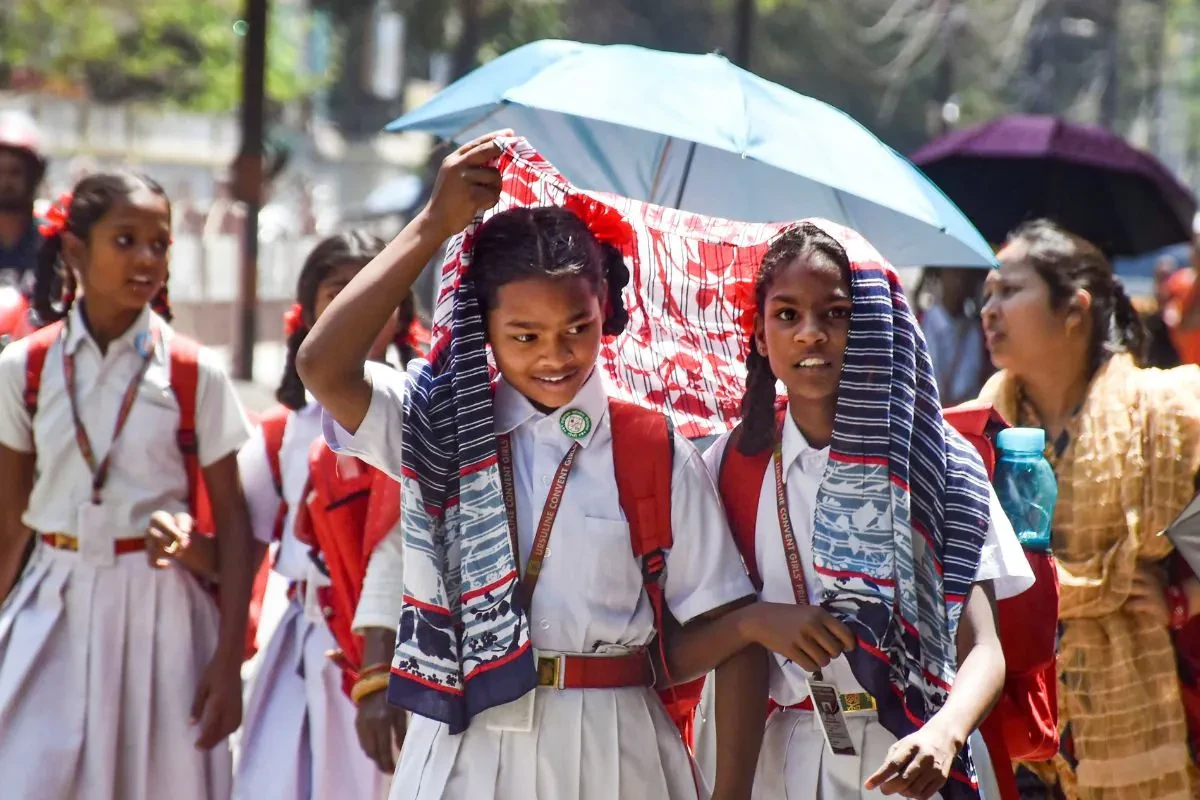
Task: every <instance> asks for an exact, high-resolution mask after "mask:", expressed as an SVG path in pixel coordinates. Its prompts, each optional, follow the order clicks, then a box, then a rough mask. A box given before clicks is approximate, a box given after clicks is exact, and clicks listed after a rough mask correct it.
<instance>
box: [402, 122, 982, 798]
mask: <svg viewBox="0 0 1200 800" xmlns="http://www.w3.org/2000/svg"><path fill="white" fill-rule="evenodd" d="M499 166H500V169H501V172H502V173H503V175H504V190H503V194H502V198H501V201H500V204H499V205H498V206H497V209H496V210H497V211H501V210H506V209H509V208H515V207H519V206H537V205H551V204H562V203H563V201H564V199H565V198H566V197H567V196H568V195H570V194H574V193H577V192H578V190H576V189H574V188H573V187H571V186H570V184H569V183H567V181H566V180H565V179H564V178H563V177H562V176H561V175H560V174H559V173H558V172H557V171H555V170H554V168H553V167H552V166H551V165H550V164H549V163H547V162H546V161H545V160H544V159H542V158H541V156H539V155H538V154H537V153H536V152H535V151H534V150H533V149H532V148H531V147H530V146H529V145H528V144H527V143H526V142H524V141H523V140H519V139H518V140H509V141H506V142H504V143H503V152H502V154H501V156H500V162H499ZM590 194H591V195H592V196H593V197H595V198H597V199H599V200H600V201H601V202H603V203H605V204H608V205H611V206H612V207H614V208H616V209H617V210H618V211H620V212H621V213H622V215H623V216H624V217H625V219H626V220H627V221H628V222H629V223H630V224H631V225H632V226H633V228H634V231H635V234H636V242H635V244H636V247H634V248H632V252H627V253H626V256H627V258H628V259H629V263H630V264H631V274H632V276H633V277H632V280H631V282H630V285H629V286H628V287H627V288H626V291H625V301H626V305H627V307H628V309H629V312H630V324H629V325H628V327H627V328H626V331H625V332H624V333H623V334H621V335H620V336H618V337H616V338H615V339H613V340H611V341H606V342H605V344H604V346H603V347H602V350H601V356H600V362H599V366H600V367H601V369H602V370H603V374H604V376H605V378H606V388H607V389H608V391H609V394H610V395H611V396H614V397H618V398H621V399H627V400H631V401H634V402H639V403H641V404H642V405H645V406H647V407H651V408H656V409H659V410H661V411H664V412H665V413H668V414H670V415H671V416H672V418H673V419H674V421H675V423H676V427H677V428H679V429H680V430H681V431H682V432H683V433H684V434H685V435H688V436H704V435H708V434H712V433H720V432H723V431H725V430H728V429H729V428H731V427H732V426H733V425H734V424H735V423H736V422H737V418H736V414H737V408H738V404H739V402H740V400H741V395H742V392H743V390H744V387H745V369H744V366H743V364H744V359H745V355H746V349H747V347H748V344H749V342H748V337H747V336H746V333H745V330H746V326H747V325H748V324H752V321H753V317H754V312H753V283H754V278H755V275H756V273H757V270H758V265H759V264H760V263H761V261H762V258H763V256H764V255H765V253H766V251H767V249H768V248H769V247H770V244H771V242H772V240H773V239H774V238H775V237H776V236H778V234H779V233H780V232H781V231H782V230H784V229H786V228H787V227H788V226H787V225H775V224H758V223H743V222H734V221H730V220H722V219H715V218H710V217H703V216H700V215H696V214H690V213H686V212H679V211H674V210H671V209H664V208H660V207H657V206H649V205H646V204H644V203H639V202H636V201H633V200H629V199H627V198H622V197H616V196H613V195H604V194H596V193H590ZM813 222H814V224H816V225H818V226H819V227H820V228H822V229H823V230H824V231H826V232H827V233H829V234H830V235H831V236H833V237H834V238H835V239H837V240H838V241H839V242H841V243H842V245H843V247H844V248H845V249H846V252H847V254H848V256H849V258H850V260H851V263H852V266H853V270H852V281H851V288H852V294H853V301H854V312H853V317H852V323H851V331H850V339H849V344H848V346H847V350H846V355H845V365H844V367H843V372H842V383H841V390H840V394H839V405H838V410H837V417H836V422H835V426H834V437H833V445H832V448H831V450H832V452H831V456H830V463H829V467H828V470H827V473H826V475H825V479H824V481H823V483H822V487H821V490H820V492H819V494H818V500H817V506H818V507H817V517H816V527H815V531H814V543H813V550H814V553H813V555H814V561H815V563H816V566H817V572H818V577H819V579H820V583H821V585H822V588H823V590H824V596H825V600H826V604H827V606H828V607H829V608H831V609H832V610H833V611H834V612H835V613H837V614H838V615H839V616H840V617H841V618H842V619H844V620H845V621H847V622H848V624H850V625H851V626H852V628H853V629H854V631H855V633H856V634H857V635H858V637H859V642H860V647H859V648H858V649H857V650H855V651H854V652H853V653H851V654H850V663H851V667H852V668H853V670H854V673H855V676H856V677H857V679H858V680H859V682H860V683H861V684H862V685H863V687H864V688H865V689H867V691H869V692H871V694H872V695H873V696H874V697H875V698H876V701H877V703H878V706H879V718H880V721H881V723H882V724H883V725H884V726H885V727H887V729H888V730H890V731H891V732H892V733H893V734H894V735H896V736H897V737H903V736H906V735H908V734H909V733H912V732H913V731H914V730H916V729H917V728H918V727H919V726H920V724H922V722H923V721H924V720H927V719H928V718H929V717H930V716H932V715H933V714H934V713H935V712H936V711H937V710H938V709H940V708H941V706H942V705H943V703H944V702H945V699H946V695H947V693H948V691H949V686H950V684H951V683H952V681H953V679H954V674H955V669H956V666H955V665H956V664H957V653H956V647H955V636H956V632H957V627H958V621H959V618H960V615H961V611H962V605H963V602H964V600H965V597H966V594H967V592H968V590H969V588H970V586H971V583H972V581H973V579H974V575H975V572H976V569H977V567H978V563H979V550H980V547H981V545H982V543H983V540H984V537H985V535H986V532H987V526H988V518H989V507H988V495H987V477H986V474H985V472H984V470H983V465H982V464H981V463H980V461H979V458H978V455H977V454H976V453H975V451H974V449H973V448H972V447H971V446H970V445H969V444H967V443H966V442H964V441H963V440H962V439H961V438H959V437H958V436H957V434H955V433H953V432H952V431H951V430H950V429H949V428H948V427H947V426H946V425H945V424H944V422H943V420H942V416H941V411H940V404H939V402H938V397H937V389H936V385H935V383H934V378H933V369H932V366H931V362H930V359H929V355H928V352H927V350H926V348H925V342H924V339H923V338H922V336H921V333H920V329H919V327H918V326H917V324H916V321H915V319H914V317H913V315H912V312H911V311H910V309H909V308H908V305H907V303H906V301H905V298H904V294H903V291H902V289H901V287H900V281H899V278H898V276H897V275H896V272H895V270H893V269H892V267H891V266H890V265H889V264H888V263H887V262H886V261H884V259H883V258H882V257H881V256H880V255H879V253H877V252H876V251H875V250H874V248H872V247H871V246H870V245H869V244H868V243H867V242H866V241H865V240H863V239H862V237H860V236H858V235H857V234H856V233H854V232H853V231H851V230H849V229H847V228H844V227H842V226H840V225H836V224H834V223H831V222H827V221H824V220H814V221H813ZM473 235H474V228H472V229H471V230H468V231H467V232H466V234H465V235H464V236H461V237H458V238H457V239H455V240H454V241H452V242H451V244H450V247H449V248H448V253H447V258H446V264H445V266H444V267H443V269H442V274H441V286H440V290H439V298H438V303H437V307H436V309H435V319H434V330H433V342H434V345H433V355H432V356H431V360H432V363H431V364H420V365H419V366H418V367H417V368H416V369H410V375H414V376H415V377H414V379H413V381H412V383H411V384H410V385H411V387H412V390H411V391H410V393H409V396H408V403H407V405H406V408H405V413H406V416H405V444H404V447H405V451H404V466H405V470H404V476H403V477H404V480H403V491H402V498H403V503H404V511H405V513H404V523H403V525H404V535H405V547H406V552H405V570H404V573H405V575H404V580H405V598H404V601H405V602H404V610H403V614H402V618H401V624H400V631H399V635H398V637H397V649H396V660H395V662H394V664H393V680H392V685H391V687H390V689H389V699H391V700H392V702H394V703H396V704H398V705H401V706H403V707H405V708H408V709H410V710H412V711H413V712H414V713H418V714H422V715H424V716H429V717H432V718H434V719H438V720H442V721H444V722H447V723H449V724H450V726H451V729H452V731H454V732H458V731H461V730H463V729H464V728H465V726H466V725H467V723H468V722H469V720H470V718H471V717H472V716H474V715H475V714H478V713H479V712H480V711H482V710H484V709H486V708H488V707H491V706H493V705H497V704H499V703H503V702H507V701H510V700H513V699H515V698H517V697H519V696H520V695H522V694H523V693H525V692H526V691H529V690H530V689H531V688H532V687H533V686H534V683H535V680H534V668H533V661H532V652H531V649H530V643H529V626H528V621H527V620H526V619H525V616H524V611H523V610H522V609H520V608H516V607H514V606H513V604H512V593H513V587H514V586H515V583H516V575H517V573H516V562H515V560H514V558H513V555H512V553H511V549H510V547H509V544H508V534H507V528H506V521H505V516H504V506H503V502H502V500H501V497H500V482H499V476H498V473H497V469H496V459H495V442H494V437H493V433H492V416H491V397H490V394H489V388H488V380H489V373H488V367H487V356H486V353H485V350H484V344H483V327H482V321H481V319H480V317H479V310H478V306H477V304H476V303H475V301H474V298H473V295H472V292H471V290H470V287H469V286H466V285H465V283H464V282H463V281H462V280H461V276H462V272H463V269H464V267H465V265H466V263H467V259H468V258H469V255H470V246H471V240H472V237H473ZM954 777H955V780H952V781H951V782H950V783H949V784H948V785H947V786H946V788H945V789H943V791H942V794H943V796H945V797H947V798H958V797H969V796H973V795H974V794H975V790H974V788H973V782H974V781H973V777H972V769H971V767H970V766H969V759H968V758H965V754H964V757H961V758H960V759H959V760H958V761H957V762H956V764H955V772H954Z"/></svg>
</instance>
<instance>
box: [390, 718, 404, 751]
mask: <svg viewBox="0 0 1200 800" xmlns="http://www.w3.org/2000/svg"><path fill="white" fill-rule="evenodd" d="M389 710H390V714H391V717H392V752H393V753H395V752H396V751H397V750H399V749H400V748H401V747H402V746H403V745H404V737H405V735H406V734H407V733H408V717H407V716H405V714H404V710H403V709H399V708H390V709H389Z"/></svg>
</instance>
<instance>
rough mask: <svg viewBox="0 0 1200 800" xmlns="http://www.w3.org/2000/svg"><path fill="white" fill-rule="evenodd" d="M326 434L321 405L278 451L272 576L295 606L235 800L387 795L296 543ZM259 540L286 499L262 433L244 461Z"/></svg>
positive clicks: (262, 684)
mask: <svg viewBox="0 0 1200 800" xmlns="http://www.w3.org/2000/svg"><path fill="white" fill-rule="evenodd" d="M320 435H321V407H320V406H319V405H317V404H316V403H315V402H312V401H311V399H310V402H309V403H308V405H306V406H304V407H303V408H301V409H299V410H298V411H295V412H293V413H291V414H290V415H288V421H287V426H286V427H285V429H284V434H283V442H282V445H281V447H280V452H279V470H280V478H281V480H282V483H283V487H282V488H283V500H284V502H286V503H287V516H286V518H285V520H284V524H283V531H282V534H281V537H280V541H279V543H278V546H277V550H276V552H275V554H274V559H275V560H274V564H273V570H274V572H275V573H276V574H278V575H280V576H282V577H283V578H284V579H286V580H287V581H288V585H289V588H288V604H287V607H286V610H285V611H284V612H283V615H282V617H281V618H280V621H279V624H278V625H277V626H276V628H275V630H274V633H273V634H272V635H271V638H270V641H269V642H268V643H267V645H266V648H265V650H264V652H263V653H262V655H261V660H260V662H259V664H258V668H257V671H256V673H255V675H254V677H253V679H252V680H251V683H250V686H249V689H248V692H247V698H246V713H245V719H244V720H243V723H242V735H241V739H240V740H239V746H238V761H237V771H236V776H235V777H236V779H235V781H234V796H235V797H237V798H245V800H271V798H279V800H307V799H308V798H313V800H324V799H326V798H329V799H332V798H343V797H353V798H364V799H365V798H371V797H383V796H385V795H386V793H387V785H388V782H389V776H388V775H385V774H384V773H382V772H380V771H379V769H378V768H377V767H376V766H375V764H374V762H372V761H371V760H370V759H369V758H367V756H366V754H365V753H364V752H363V750H362V747H361V746H360V745H359V742H358V735H357V733H356V732H355V728H354V719H355V708H354V704H353V703H351V702H350V699H349V698H348V697H346V695H345V693H344V692H343V691H342V672H341V669H340V668H339V667H338V666H337V665H336V664H335V663H334V662H333V661H332V660H330V659H329V658H328V657H327V656H326V653H328V652H329V651H331V650H336V649H337V642H336V641H335V640H334V638H333V634H332V633H331V632H330V630H329V626H328V625H327V624H326V622H325V611H324V609H323V608H322V607H321V604H320V603H319V601H318V600H317V588H318V587H322V586H328V585H329V578H328V577H327V576H326V575H325V574H324V573H323V572H322V571H321V570H320V569H319V568H318V567H317V565H316V563H315V562H314V561H313V559H312V558H311V557H310V555H309V553H310V548H309V547H308V545H305V544H303V543H301V542H300V541H299V540H298V539H297V538H296V536H295V533H294V530H295V528H294V525H295V521H296V514H297V512H298V511H299V509H300V507H301V505H302V504H303V502H304V500H305V498H304V491H305V487H306V486H307V484H308V477H309V448H310V446H311V445H312V443H313V441H314V440H315V439H317V438H319V437H320ZM238 470H239V472H240V474H241V478H242V489H243V491H244V492H245V494H246V502H247V505H248V506H249V508H250V520H251V524H252V526H253V529H254V535H255V537H256V538H257V539H259V540H260V541H263V542H271V541H272V540H273V538H274V534H275V520H276V515H277V513H278V510H279V502H280V499H279V494H278V493H277V491H276V488H275V483H274V479H273V478H272V476H271V470H270V466H269V464H268V461H267V451H266V444H265V442H264V440H263V432H262V428H259V429H258V430H257V431H255V433H254V435H253V437H252V438H251V439H250V441H249V442H248V443H247V444H246V446H245V447H244V448H242V451H241V452H240V453H239V454H238Z"/></svg>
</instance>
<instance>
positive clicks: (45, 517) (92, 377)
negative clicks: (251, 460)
mask: <svg viewBox="0 0 1200 800" xmlns="http://www.w3.org/2000/svg"><path fill="white" fill-rule="evenodd" d="M67 320H68V328H67V332H66V336H65V338H64V337H60V338H59V339H58V340H57V341H56V342H54V344H52V345H51V346H50V349H49V351H48V352H47V354H46V362H45V365H44V367H43V369H42V383H41V389H40V391H39V393H38V405H37V416H36V419H34V420H30V418H29V414H28V413H27V412H26V410H25V401H24V397H23V395H24V390H25V357H26V351H27V349H28V342H27V341H24V340H22V341H17V342H14V343H13V344H10V345H9V346H8V347H6V348H4V351H3V353H0V444H3V445H4V446H5V447H8V448H10V449H12V450H16V451H18V452H22V453H28V452H31V451H33V450H35V449H36V451H37V479H36V480H35V482H34V485H33V492H32V493H31V494H30V496H29V506H28V508H26V509H25V514H24V515H23V516H22V521H23V522H24V523H25V524H26V525H27V526H29V527H30V528H32V529H33V530H35V531H43V532H47V533H51V532H56V533H67V534H70V535H72V536H78V534H79V532H78V531H77V530H76V526H77V520H76V510H77V509H78V507H79V506H80V505H82V504H83V503H85V502H87V501H88V500H89V499H90V497H91V490H92V473H91V470H90V469H89V468H88V465H87V462H86V461H84V459H83V455H82V453H80V451H79V446H78V444H77V442H76V440H75V425H74V423H73V422H72V421H71V404H70V400H69V399H68V396H67V390H66V381H65V378H64V375H63V353H64V352H71V353H74V354H75V382H76V391H77V392H78V394H77V397H78V400H79V415H80V417H81V419H82V420H83V426H84V429H85V430H86V431H87V433H88V438H89V439H90V441H91V444H92V449H93V450H94V451H95V453H96V458H97V459H98V460H102V459H103V458H104V455H105V454H106V453H107V452H108V451H109V448H110V447H113V446H114V445H113V443H112V435H113V427H114V425H115V423H116V420H117V411H118V409H119V407H120V405H121V399H122V397H123V396H124V394H125V389H126V387H128V386H129V382H130V381H131V380H133V378H134V376H135V375H136V374H137V372H138V370H139V369H140V368H141V366H142V357H141V356H140V355H139V354H138V351H137V347H136V343H135V342H136V340H137V338H138V336H139V335H140V334H143V333H147V332H149V331H150V328H151V326H152V325H153V326H154V327H155V328H156V329H157V330H159V331H160V340H159V342H158V345H157V347H156V348H155V349H154V352H153V355H152V356H151V362H150V366H149V367H148V369H147V370H146V374H145V375H144V376H143V377H142V381H141V385H140V386H139V387H138V394H137V398H136V400H135V401H134V405H133V408H132V410H131V411H130V416H129V420H128V423H127V424H126V425H125V430H123V431H122V432H121V436H120V438H118V439H117V442H116V445H115V449H114V450H113V455H112V460H111V462H110V464H109V474H108V482H107V483H106V484H105V487H104V491H103V494H102V498H103V500H104V503H105V505H106V506H108V507H109V508H110V510H111V511H112V512H113V513H112V520H113V523H114V525H116V526H117V528H118V529H117V530H116V531H115V532H114V533H115V535H116V537H117V538H119V539H129V538H141V537H142V536H143V535H144V534H145V531H146V528H147V527H148V526H149V524H150V515H151V514H152V513H154V512H155V511H159V510H164V511H168V512H171V513H178V512H181V511H187V510H188V506H187V496H188V482H187V473H186V472H185V471H184V464H183V456H182V454H181V453H180V451H179V445H178V443H177V442H176V438H175V434H176V430H177V428H178V427H179V404H178V403H177V402H176V400H175V394H174V393H173V392H172V391H171V383H170V363H171V362H170V356H169V354H168V345H169V342H170V340H171V337H172V336H174V335H175V334H174V331H173V330H172V329H171V327H170V326H169V325H167V323H166V322H165V321H164V320H163V319H162V318H161V317H159V316H158V315H157V314H154V313H153V312H152V311H151V310H150V309H149V308H147V309H146V310H145V311H143V312H142V314H141V316H139V317H138V318H137V321H136V322H134V324H133V325H132V326H131V327H130V328H129V330H127V331H126V332H125V333H123V334H122V335H121V336H120V337H118V338H117V339H116V340H115V341H113V342H112V343H111V344H110V345H109V347H108V352H107V353H105V354H103V355H102V354H101V353H100V347H99V346H98V345H97V344H96V342H95V341H94V340H93V339H92V337H91V334H89V333H88V331H87V327H86V326H85V325H84V323H83V318H82V313H81V312H80V309H79V304H76V305H75V306H74V307H73V308H72V309H71V311H70V313H69V314H68V316H67ZM64 348H65V350H64ZM196 395H197V396H196V437H197V448H198V457H199V461H200V466H201V467H209V466H212V465H213V464H215V463H216V462H218V461H220V460H221V459H222V458H225V457H226V456H228V455H230V454H231V453H234V452H236V451H237V449H238V448H239V447H241V446H242V444H243V443H244V442H245V441H246V438H247V436H248V435H249V430H250V425H249V422H248V421H247V420H246V415H245V413H244V412H243V411H242V406H241V403H239V402H238V397H237V392H236V390H235V389H234V387H233V383H232V382H231V381H230V380H229V376H228V375H227V374H226V372H225V369H224V367H223V366H222V364H221V361H220V358H219V357H218V356H217V355H216V354H215V353H213V352H212V351H211V350H208V349H207V348H201V349H200V355H199V376H198V379H197V385H196Z"/></svg>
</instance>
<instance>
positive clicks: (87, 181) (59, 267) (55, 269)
mask: <svg viewBox="0 0 1200 800" xmlns="http://www.w3.org/2000/svg"><path fill="white" fill-rule="evenodd" d="M141 189H145V190H147V191H149V192H151V193H152V194H154V195H156V196H158V197H161V198H163V200H166V201H167V212H168V214H169V213H170V208H171V205H170V200H169V199H168V198H167V193H166V191H164V190H163V188H162V186H160V185H159V184H158V183H157V182H156V181H154V180H153V179H152V178H149V177H147V176H145V175H142V174H139V173H135V172H125V171H119V172H97V173H93V174H91V175H88V176H87V177H86V178H84V179H83V180H81V181H79V183H77V184H76V185H75V189H74V191H72V192H71V202H70V205H69V206H68V207H67V208H65V209H63V212H64V214H65V215H66V223H65V225H63V227H62V228H61V229H60V230H58V231H55V232H53V233H51V234H50V235H47V236H44V237H43V239H42V247H41V250H40V251H39V252H38V259H37V265H36V266H35V268H34V283H33V309H34V311H35V312H36V313H37V316H38V321H39V322H40V323H41V324H43V325H46V324H49V323H51V322H57V321H58V320H60V319H62V318H63V317H65V316H66V315H67V313H68V312H69V311H70V310H71V306H72V305H73V304H74V302H75V295H76V291H77V288H78V287H77V286H76V283H75V271H74V270H73V269H72V268H71V267H70V265H68V264H67V263H66V262H65V261H64V260H63V236H64V234H66V233H70V234H72V235H74V236H75V237H77V238H79V239H80V240H81V241H84V242H87V241H88V237H89V236H90V235H91V232H92V228H93V227H95V225H96V223H97V222H99V221H100V220H101V219H103V218H104V215H105V214H107V213H108V212H109V210H110V209H112V207H113V206H114V205H116V204H117V203H118V202H119V201H120V200H123V199H125V198H128V197H129V196H130V195H132V194H133V193H134V192H136V191H139V190H141ZM150 306H151V308H153V309H154V311H155V313H157V314H158V315H159V316H161V317H162V318H163V319H165V320H166V321H167V322H170V321H171V318H172V315H171V304H170V302H169V299H168V295H167V282H166V281H163V285H162V287H161V288H160V289H159V290H158V293H157V294H156V295H155V296H154V299H153V300H151V301H150Z"/></svg>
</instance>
